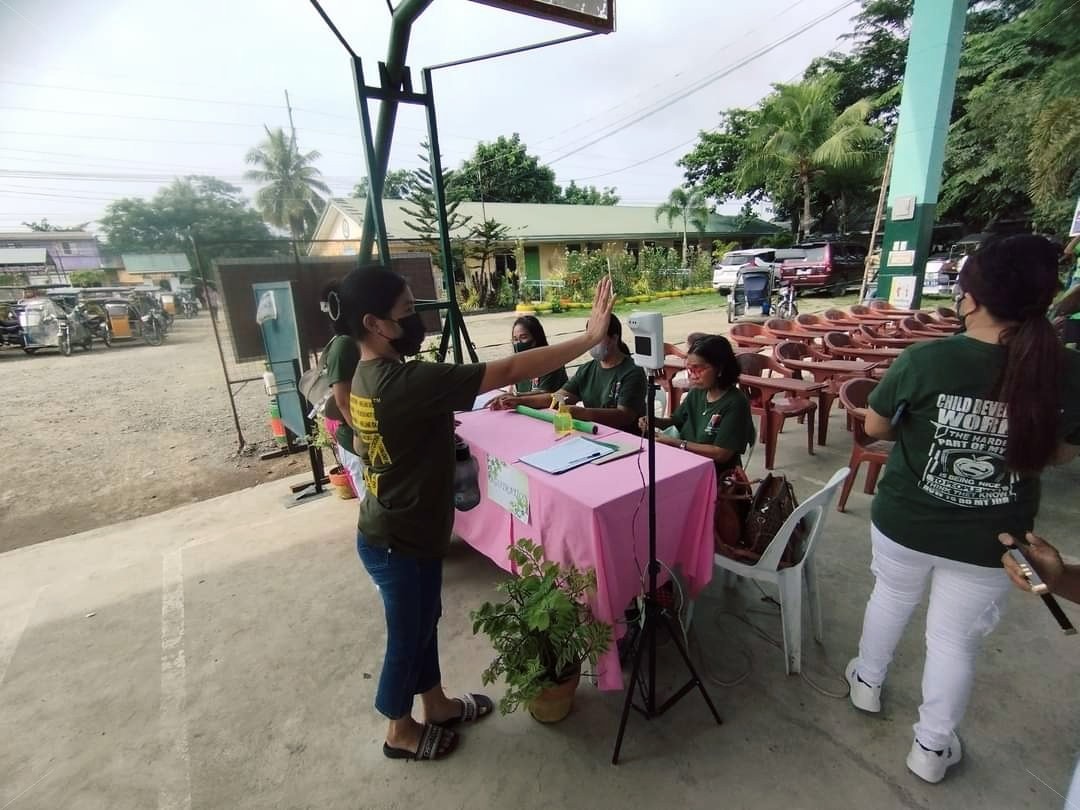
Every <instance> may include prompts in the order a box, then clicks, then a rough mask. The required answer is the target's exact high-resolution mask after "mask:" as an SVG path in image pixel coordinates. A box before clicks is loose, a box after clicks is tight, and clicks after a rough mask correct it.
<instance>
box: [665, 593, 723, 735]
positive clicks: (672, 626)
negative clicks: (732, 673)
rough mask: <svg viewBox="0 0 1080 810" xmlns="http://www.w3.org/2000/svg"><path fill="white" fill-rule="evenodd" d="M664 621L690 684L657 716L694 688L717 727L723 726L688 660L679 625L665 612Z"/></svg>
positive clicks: (687, 652)
mask: <svg viewBox="0 0 1080 810" xmlns="http://www.w3.org/2000/svg"><path fill="white" fill-rule="evenodd" d="M663 616H664V621H665V622H667V628H668V632H669V633H671V637H672V638H673V639H674V640H675V646H676V648H678V650H679V655H681V656H682V659H683V663H685V664H686V668H687V669H688V670H690V678H691V680H690V682H689V683H688V684H687V685H686V686H685V687H684V688H683V689H682V690H681V691H679V692H677V693H676V694H674V695H673V696H672V697H671V698H670V699H669V700H668V701H667V703H665V704H664V705H663V706H661V707H660V709H659V712H658V713H659V714H663V712H664V711H666V710H667V709H668V707H670V706H671V705H672V704H674V703H675V702H676V701H678V700H679V698H681V697H682V696H683V695H684V694H686V692H688V691H689V690H690V689H693V688H694V687H695V686H696V687H697V688H698V689H699V690H701V696H702V697H703V698H705V703H706V704H707V705H708V707H709V711H710V712H712V716H713V718H714V719H715V720H716V723H717V725H721V724H723V722H724V721H723V720H721V719H720V712H718V711H717V710H716V706H714V705H713V702H712V698H711V697H709V692H708V690H706V689H705V684H704V683H703V682H702V680H701V677H700V676H699V675H698V673H697V669H695V668H694V662H693V661H691V660H690V652H689V651H688V650H687V649H686V644H684V643H683V636H682V628H681V627H680V626H679V623H678V622H677V621H676V620H675V619H673V618H672V617H671V615H670V614H668V613H667V612H666V611H665V612H664V614H663Z"/></svg>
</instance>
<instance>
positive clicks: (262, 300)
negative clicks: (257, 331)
mask: <svg viewBox="0 0 1080 810" xmlns="http://www.w3.org/2000/svg"><path fill="white" fill-rule="evenodd" d="M273 320H277V299H275V298H274V291H273V290H267V291H266V292H264V293H263V294H262V295H260V296H259V307H258V309H257V310H256V311H255V322H256V323H257V324H259V325H260V326H262V325H263V324H264V323H266V322H267V321H273Z"/></svg>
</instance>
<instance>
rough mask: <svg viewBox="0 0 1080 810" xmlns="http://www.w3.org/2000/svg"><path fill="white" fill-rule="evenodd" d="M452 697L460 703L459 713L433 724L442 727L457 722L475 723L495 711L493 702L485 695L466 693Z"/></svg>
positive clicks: (447, 726) (451, 726)
mask: <svg viewBox="0 0 1080 810" xmlns="http://www.w3.org/2000/svg"><path fill="white" fill-rule="evenodd" d="M453 699H454V700H456V701H457V702H458V703H460V704H461V714H459V715H458V716H457V717H451V718H450V719H449V720H443V721H442V722H441V723H434V724H433V725H436V726H442V727H443V728H453V727H454V726H456V725H458V724H459V723H476V722H478V721H480V720H483V719H484V718H485V717H487V716H488V715H489V714H491V713H492V712H493V711H495V704H494V703H493V702H492V701H491V698H489V697H488V696H487V695H477V694H468V693H467V694H464V695H462V696H461V697H458V698H453Z"/></svg>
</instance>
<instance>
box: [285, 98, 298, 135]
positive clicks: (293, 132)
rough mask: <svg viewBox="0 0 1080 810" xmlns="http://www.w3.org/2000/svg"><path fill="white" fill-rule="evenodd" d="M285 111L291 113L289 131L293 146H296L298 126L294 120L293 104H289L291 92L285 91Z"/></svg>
mask: <svg viewBox="0 0 1080 810" xmlns="http://www.w3.org/2000/svg"><path fill="white" fill-rule="evenodd" d="M285 109H287V110H288V111H289V131H290V132H291V133H292V142H293V145H294V146H295V145H296V124H294V123H293V120H292V104H290V103H289V91H288V89H286V90H285Z"/></svg>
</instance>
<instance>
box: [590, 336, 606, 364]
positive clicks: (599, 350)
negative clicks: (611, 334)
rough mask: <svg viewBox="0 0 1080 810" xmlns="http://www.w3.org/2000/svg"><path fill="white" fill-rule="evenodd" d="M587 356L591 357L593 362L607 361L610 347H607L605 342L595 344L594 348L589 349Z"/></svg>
mask: <svg viewBox="0 0 1080 810" xmlns="http://www.w3.org/2000/svg"><path fill="white" fill-rule="evenodd" d="M589 356H590V357H592V359H593V360H599V361H600V362H603V361H604V360H607V359H608V357H609V356H611V346H609V345H608V343H607V341H606V340H605V341H603V342H601V343H597V344H596V345H595V346H593V347H592V348H591V349H589Z"/></svg>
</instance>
